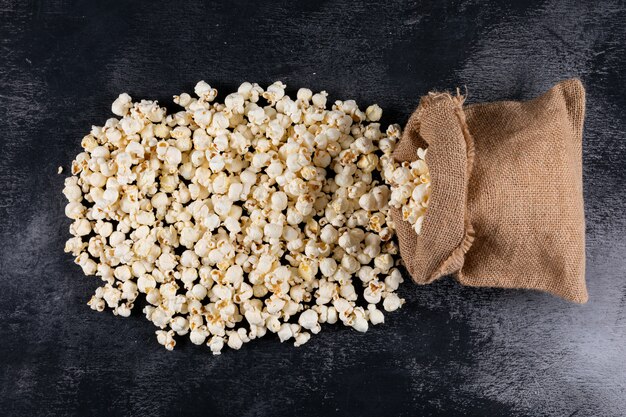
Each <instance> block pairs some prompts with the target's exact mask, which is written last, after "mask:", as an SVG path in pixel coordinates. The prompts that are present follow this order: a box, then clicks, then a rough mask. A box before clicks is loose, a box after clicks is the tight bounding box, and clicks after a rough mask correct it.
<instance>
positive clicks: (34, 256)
mask: <svg viewBox="0 0 626 417" xmlns="http://www.w3.org/2000/svg"><path fill="white" fill-rule="evenodd" d="M260 3H262V2H255V1H229V2H220V3H214V2H211V3H210V4H209V3H208V2H207V4H206V5H203V2H199V1H186V2H180V3H173V2H157V1H153V2H139V1H133V2H128V1H107V2H88V1H70V0H50V1H28V2H25V1H17V0H14V1H11V0H1V1H0V51H1V52H0V135H1V136H0V187H1V189H2V192H1V194H0V251H1V252H0V323H1V324H0V410H2V411H1V412H0V414H2V415H4V416H26V415H42V416H74V415H76V416H100V415H102V416H111V415H122V416H143V415H150V416H155V417H156V416H173V415H188V416H191V415H213V416H225V415H234V416H257V415H258V416H261V415H269V416H277V415H292V414H298V415H301V416H306V415H345V416H354V415H361V416H383V415H389V416H391V415H399V416H413V415H423V416H428V415H449V416H458V415H464V416H473V415H476V416H489V415H508V416H623V415H626V395H625V394H626V392H625V390H626V280H625V275H626V259H625V258H626V257H625V254H626V243H625V239H624V236H625V234H626V212H625V210H624V201H626V187H625V186H624V183H625V181H626V134H625V133H624V132H625V131H626V116H625V114H626V113H625V112H624V108H625V107H626V98H625V95H624V91H623V89H624V85H626V76H625V75H624V74H626V52H625V51H626V49H625V48H624V44H625V42H626V25H624V22H625V21H626V5H624V3H623V2H621V1H604V2H585V1H582V0H581V1H577V2H576V1H574V2H568V1H562V0H546V1H514V0H508V1H495V0H491V1H476V0H474V1H461V0H460V1H454V2H428V1H409V2H405V1H389V2H385V1H380V2H367V3H362V2H357V1H348V0H341V1H335V2H330V1H317V2H311V1H302V2H292V1H275V2H265V3H263V4H260ZM571 76H579V77H581V78H582V80H583V82H584V84H585V86H586V87H587V94H588V107H587V122H586V127H585V142H584V178H585V198H586V216H587V232H588V233H587V239H588V240H587V264H588V268H587V280H588V286H589V293H590V301H589V303H588V304H586V305H583V306H579V305H574V304H569V303H567V302H565V301H562V300H559V299H556V298H554V297H552V296H549V295H545V294H540V293H534V292H528V291H507V290H493V289H471V288H463V287H461V286H459V285H458V284H456V283H455V282H453V281H452V280H450V279H446V280H442V281H440V282H437V283H435V284H433V285H430V286H426V287H418V286H416V285H413V284H411V283H409V282H407V283H406V284H404V285H403V286H402V288H401V294H402V295H403V296H404V297H406V299H407V303H406V304H405V306H404V308H403V309H402V310H400V311H399V312H397V313H394V314H389V315H387V317H386V323H385V325H383V326H377V327H375V328H374V329H372V330H371V331H369V332H368V333H366V334H359V333H357V332H355V331H352V330H349V329H347V328H341V327H338V326H326V327H325V329H324V331H323V332H322V333H321V334H319V335H318V336H315V337H313V338H312V340H311V341H310V342H309V343H308V344H306V345H305V346H303V347H301V348H298V349H296V348H293V346H291V344H280V343H279V342H278V340H277V338H275V337H267V338H265V339H263V340H260V341H255V342H254V343H250V344H248V345H246V346H245V347H244V348H243V349H242V350H241V351H238V352H233V351H230V350H227V351H226V352H225V353H224V354H223V355H222V356H220V357H213V356H211V354H210V353H209V351H208V348H206V347H196V346H193V345H191V344H190V343H179V346H177V349H176V350H175V351H174V352H167V351H165V350H164V349H163V348H162V347H160V346H159V345H158V344H157V343H156V340H155V336H154V330H155V329H154V327H153V326H152V325H151V324H150V323H148V322H147V321H146V320H145V319H144V318H143V317H142V316H141V315H140V314H137V313H136V314H135V315H134V316H132V317H131V318H129V319H121V318H118V317H114V316H113V315H112V314H111V313H110V312H109V313H103V314H98V313H95V312H93V311H91V310H90V309H89V308H88V307H87V306H86V305H85V303H86V302H87V300H88V298H89V296H90V295H91V293H92V291H93V289H94V288H95V287H96V286H97V285H98V280H97V279H96V278H94V277H85V276H83V274H82V272H81V271H80V270H79V268H78V267H77V266H75V265H74V264H73V263H72V259H71V257H70V256H69V255H66V254H64V253H63V244H64V241H65V239H66V238H67V237H68V235H69V234H68V230H67V229H68V226H69V221H68V220H67V219H65V218H64V215H63V207H64V199H63V196H62V194H61V189H62V183H63V178H64V176H65V175H66V174H65V175H57V173H56V170H57V167H58V166H59V165H62V166H64V167H65V172H66V173H67V172H68V170H69V163H70V161H71V160H72V158H73V156H74V155H76V154H77V153H78V152H79V142H80V139H81V138H82V136H83V135H84V134H86V133H87V132H88V131H89V128H90V126H91V124H102V123H104V121H105V120H106V118H108V117H110V116H111V114H110V104H111V102H112V101H113V100H114V99H115V97H117V95H118V94H119V93H120V92H123V91H126V92H128V93H130V94H131V95H132V96H133V97H135V98H152V99H159V100H160V101H161V102H162V103H167V105H168V106H171V96H172V95H173V94H177V93H180V92H182V91H191V90H192V88H193V85H194V84H195V82H196V81H198V80H200V79H204V80H206V81H207V82H209V83H210V84H211V85H215V86H216V87H218V88H219V90H220V91H222V92H223V93H227V92H230V91H232V90H233V89H234V88H236V86H237V85H238V84H239V83H240V82H242V81H244V80H249V81H256V82H259V83H262V84H269V83H271V82H272V81H274V80H277V79H280V80H283V81H284V82H286V84H287V85H288V86H289V88H290V92H291V93H294V92H295V89H296V88H298V87H300V86H307V87H310V88H312V89H314V90H320V89H325V90H327V91H328V92H329V93H330V95H331V98H344V99H347V98H354V99H357V101H358V103H360V104H361V105H362V106H366V105H368V104H371V103H374V102H376V103H378V104H380V105H381V107H383V109H384V110H385V114H384V122H395V121H398V122H401V123H404V122H405V121H406V119H407V117H408V115H409V114H410V112H411V111H412V110H413V108H414V107H415V106H416V105H417V100H418V98H419V96H420V95H422V94H424V93H426V92H427V91H428V90H429V89H446V88H454V87H456V86H467V89H468V91H469V100H468V102H475V101H485V100H498V99H509V98H510V99H522V98H530V97H533V96H535V95H537V94H539V93H541V92H543V91H544V90H546V89H548V88H549V87H550V86H551V85H553V84H554V83H556V82H557V81H559V80H561V79H564V78H567V77H571ZM221 97H224V94H222V95H221ZM546 180H549V179H546Z"/></svg>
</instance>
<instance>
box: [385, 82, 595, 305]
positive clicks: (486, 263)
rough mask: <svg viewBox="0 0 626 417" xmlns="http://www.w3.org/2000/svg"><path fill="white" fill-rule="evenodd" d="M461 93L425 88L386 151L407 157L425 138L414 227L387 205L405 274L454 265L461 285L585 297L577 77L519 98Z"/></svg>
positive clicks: (581, 100) (434, 275) (419, 275)
mask: <svg viewBox="0 0 626 417" xmlns="http://www.w3.org/2000/svg"><path fill="white" fill-rule="evenodd" d="M463 101H464V98H463V97H462V96H460V95H459V94H457V96H452V95H450V94H447V93H431V94H429V95H428V96H425V97H423V98H422V100H421V101H420V104H419V106H418V108H417V110H415V112H414V113H413V115H412V116H411V118H410V119H409V121H408V123H407V126H406V128H405V131H404V135H403V136H402V139H401V140H400V142H399V144H398V146H397V148H396V150H395V152H394V157H395V158H396V159H397V160H398V161H410V160H413V159H414V158H415V155H416V152H415V151H416V148H418V147H428V153H427V155H426V163H427V164H428V167H429V168H430V173H431V181H432V185H431V186H432V189H431V197H430V201H429V207H428V210H427V212H426V217H425V219H424V223H423V226H422V231H421V233H420V235H419V236H418V235H416V234H415V232H414V231H413V229H412V228H411V226H410V225H409V224H408V223H406V222H404V221H403V220H402V215H401V212H400V210H394V211H393V218H394V221H395V223H396V228H397V233H398V238H399V243H400V251H401V254H402V258H403V260H404V262H405V264H406V267H407V269H408V271H409V273H410V274H411V276H412V277H413V280H414V281H415V282H417V283H418V284H428V283H430V282H432V281H434V280H436V279H438V278H440V277H442V276H444V275H451V274H452V275H454V276H456V278H457V279H458V280H459V282H461V283H462V284H464V285H470V286H488V287H502V288H528V289H536V290H543V291H548V292H550V293H552V294H555V295H557V296H560V297H563V298H565V299H567V300H571V301H574V302H578V303H584V302H586V301H587V289H586V286H585V278H584V273H585V220H584V208H583V194H582V149H581V148H582V129H583V119H584V114H585V91H584V89H583V86H582V84H581V82H580V81H579V80H576V79H572V80H567V81H563V82H561V83H559V84H557V85H556V86H554V87H553V88H552V89H551V90H550V91H548V92H547V93H545V94H544V95H542V96H541V97H538V98H536V99H534V100H531V101H527V102H513V101H504V102H497V103H486V104H473V105H469V106H464V105H463Z"/></svg>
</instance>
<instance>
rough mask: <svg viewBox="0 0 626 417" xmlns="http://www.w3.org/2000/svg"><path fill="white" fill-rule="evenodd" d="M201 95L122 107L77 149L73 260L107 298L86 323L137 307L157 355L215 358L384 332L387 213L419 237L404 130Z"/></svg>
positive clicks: (305, 107)
mask: <svg viewBox="0 0 626 417" xmlns="http://www.w3.org/2000/svg"><path fill="white" fill-rule="evenodd" d="M195 95H196V96H197V98H196V97H192V96H191V95H189V94H186V93H183V94H181V95H179V96H174V102H175V103H176V104H178V105H179V106H181V107H182V110H180V111H179V112H177V113H173V114H167V112H166V110H165V108H163V107H160V106H159V105H158V103H157V102H156V101H147V100H142V101H140V102H133V101H132V99H131V97H130V96H129V95H128V94H121V95H120V96H119V97H118V98H117V100H115V102H114V103H113V105H112V111H113V113H114V114H115V115H117V116H119V118H111V119H109V120H107V121H106V123H105V125H104V126H102V127H99V126H94V127H93V128H92V130H91V132H90V134H88V135H87V136H85V137H84V138H83V140H82V143H81V145H82V147H83V149H84V151H83V152H81V153H80V154H78V156H77V157H76V159H75V160H74V161H73V163H72V167H71V173H72V176H70V177H69V178H67V179H66V180H65V188H64V190H63V193H64V194H65V196H66V197H67V199H68V201H69V203H68V204H67V206H66V207H65V214H66V215H67V217H69V218H71V219H73V223H72V224H71V226H70V233H71V234H72V235H73V236H74V237H72V238H71V239H69V240H68V241H67V243H66V246H65V251H66V252H71V253H72V254H73V256H75V262H76V263H77V264H78V265H80V266H81V267H82V269H83V271H84V273H85V274H86V275H97V276H100V277H101V279H102V280H103V282H104V284H103V285H102V286H101V287H99V288H98V289H97V290H96V291H95V294H94V295H93V297H92V298H91V299H90V300H89V303H88V304H89V305H90V306H91V308H92V309H94V310H97V311H103V310H104V309H105V308H106V307H108V308H110V309H112V310H113V313H114V314H116V315H120V316H124V317H127V316H129V315H130V314H131V310H132V309H133V306H134V304H135V302H136V301H138V297H139V294H143V297H145V300H146V307H145V308H144V309H143V313H144V314H145V316H146V318H147V319H148V320H150V321H152V322H153V323H154V325H155V326H156V327H158V329H159V330H157V332H156V334H157V340H158V342H159V343H160V344H162V345H164V346H165V347H166V348H167V349H173V348H174V346H175V344H176V340H175V336H176V335H178V336H184V335H188V336H189V339H190V340H191V342H192V343H194V344H197V345H200V344H203V343H206V344H207V345H208V346H209V348H210V349H211V351H212V352H213V353H214V354H219V353H220V352H221V350H222V349H223V348H224V346H226V345H227V346H228V347H230V348H233V349H239V348H241V346H242V345H243V343H246V342H249V341H250V340H252V339H256V338H259V337H262V336H264V335H266V334H267V333H268V332H269V333H275V334H277V335H278V337H279V339H280V340H281V342H282V341H287V340H293V342H294V345H296V346H299V345H302V344H303V343H306V342H307V341H308V340H309V338H310V337H311V334H316V333H318V332H319V331H320V330H321V324H324V323H331V324H332V323H336V322H340V323H343V324H344V325H345V326H349V327H352V328H354V329H355V330H358V331H361V332H365V331H367V329H368V327H369V325H370V324H371V325H376V324H379V323H383V322H384V313H383V311H382V310H384V311H386V312H392V311H394V310H396V309H398V308H399V307H400V306H401V305H402V304H403V302H404V300H402V299H401V298H400V297H398V295H397V294H396V290H397V288H398V286H399V284H400V283H401V282H402V281H403V279H402V275H401V273H400V271H399V270H398V269H397V266H398V264H399V263H400V262H401V260H400V257H399V255H398V248H397V245H396V243H395V240H394V226H393V223H392V221H391V217H390V207H391V206H394V207H400V206H403V205H405V206H404V207H403V209H402V210H403V214H404V218H405V220H407V221H409V222H411V223H412V224H413V225H414V226H415V228H416V230H418V229H419V225H421V222H422V219H423V214H424V210H425V208H426V206H427V200H428V190H429V177H428V170H427V168H426V166H425V164H424V161H423V157H424V153H425V151H422V150H420V155H419V158H418V160H417V161H416V162H415V163H412V164H406V163H405V164H397V163H395V162H394V161H393V158H392V157H391V153H392V151H393V149H394V146H395V143H396V141H397V140H398V138H399V136H400V128H399V127H398V126H397V125H391V126H389V128H388V129H386V131H385V132H381V130H380V124H379V123H378V121H379V120H380V117H381V115H382V110H381V109H380V107H378V106H377V105H372V106H370V107H368V108H367V109H366V110H365V111H362V110H360V109H359V108H358V106H357V105H356V103H355V102H354V101H353V100H348V101H336V102H335V103H334V105H332V108H331V109H327V108H326V104H327V103H326V101H327V94H326V92H324V91H322V92H320V93H316V94H313V93H312V92H311V90H309V89H305V88H302V89H300V90H298V92H297V97H296V99H295V100H293V99H292V98H290V97H289V96H287V95H286V94H285V85H284V84H283V83H281V82H275V83H274V84H272V85H270V86H269V87H268V88H267V89H265V90H264V89H262V88H261V87H260V86H259V85H257V84H251V83H247V82H246V83H243V84H242V85H241V86H240V87H239V88H238V90H237V92H236V93H233V94H230V95H228V96H226V97H225V99H224V103H218V102H216V101H215V99H216V97H217V91H216V90H215V89H214V88H212V87H211V86H209V85H208V84H207V83H205V82H203V81H201V82H199V83H198V84H197V85H196V86H195ZM407 203H409V204H408V205H409V206H413V205H415V207H414V208H408V209H406V210H405V208H406V204H407ZM414 203H415V204H414Z"/></svg>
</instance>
